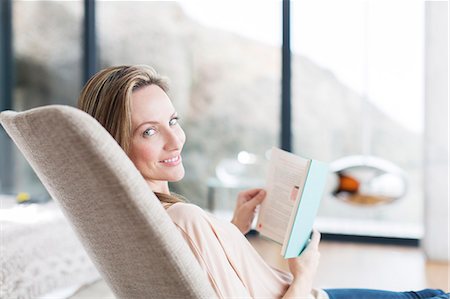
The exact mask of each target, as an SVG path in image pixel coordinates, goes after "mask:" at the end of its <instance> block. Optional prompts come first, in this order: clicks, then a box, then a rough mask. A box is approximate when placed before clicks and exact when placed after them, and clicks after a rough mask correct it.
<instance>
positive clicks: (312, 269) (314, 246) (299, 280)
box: [283, 230, 320, 298]
mask: <svg viewBox="0 0 450 299" xmlns="http://www.w3.org/2000/svg"><path fill="white" fill-rule="evenodd" d="M319 242H320V233H319V232H318V231H316V230H314V231H313V235H312V237H311V241H310V242H309V244H308V247H307V248H306V249H305V250H304V251H303V253H302V254H301V255H300V256H299V257H296V258H291V259H288V265H289V270H290V271H291V273H292V275H293V276H294V280H293V281H292V283H291V285H290V287H289V288H288V290H287V291H286V293H285V294H284V296H283V298H309V296H310V294H311V290H312V286H313V281H314V277H315V276H316V272H317V267H318V266H319V260H320V252H319Z"/></svg>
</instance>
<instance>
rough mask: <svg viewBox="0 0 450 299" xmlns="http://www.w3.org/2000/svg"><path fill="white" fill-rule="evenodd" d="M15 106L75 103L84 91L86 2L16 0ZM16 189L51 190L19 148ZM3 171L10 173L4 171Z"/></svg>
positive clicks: (39, 193)
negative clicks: (83, 65) (82, 80)
mask: <svg viewBox="0 0 450 299" xmlns="http://www.w3.org/2000/svg"><path fill="white" fill-rule="evenodd" d="M12 4H13V5H12V8H13V13H12V19H13V49H14V53H13V54H14V67H15V68H14V72H15V85H14V87H13V101H12V108H13V109H14V110H18V111H22V110H26V109H30V108H34V107H37V106H42V105H48V104H65V105H73V106H74V105H75V104H76V101H77V97H78V93H79V90H80V87H81V54H82V53H81V50H82V48H81V29H82V17H83V16H82V12H83V2H82V1H13V2H12ZM13 148H14V152H13V158H14V167H15V168H14V171H12V173H14V187H13V191H14V192H15V193H18V192H27V193H30V194H31V195H32V196H38V197H39V196H45V194H46V192H45V189H44V188H43V186H42V185H41V183H40V182H39V180H38V179H37V177H36V175H35V174H34V172H33V170H32V169H31V167H30V166H29V165H28V163H27V162H26V161H25V159H24V158H23V156H22V155H21V154H20V152H19V151H18V150H17V148H16V147H15V146H14V147H13ZM1 171H8V170H5V169H2V170H1Z"/></svg>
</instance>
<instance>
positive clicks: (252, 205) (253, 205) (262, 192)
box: [246, 189, 266, 210]
mask: <svg viewBox="0 0 450 299" xmlns="http://www.w3.org/2000/svg"><path fill="white" fill-rule="evenodd" d="M265 197H266V191H265V190H263V189H259V192H258V193H256V195H255V196H253V198H252V199H250V200H249V201H247V202H246V205H248V206H249V207H250V208H251V209H252V210H253V209H255V208H256V206H258V205H259V204H261V203H262V202H263V200H264V198H265Z"/></svg>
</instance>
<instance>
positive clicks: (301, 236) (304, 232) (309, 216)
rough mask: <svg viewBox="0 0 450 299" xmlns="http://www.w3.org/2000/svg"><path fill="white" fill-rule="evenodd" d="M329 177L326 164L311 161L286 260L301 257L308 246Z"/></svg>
mask: <svg viewBox="0 0 450 299" xmlns="http://www.w3.org/2000/svg"><path fill="white" fill-rule="evenodd" d="M327 177H328V165H327V164H326V163H323V162H320V161H316V160H311V164H310V167H309V170H308V175H307V178H306V182H305V185H304V187H303V192H302V193H301V195H300V199H299V200H300V202H299V206H298V209H297V215H296V216H295V220H294V223H293V226H292V230H291V233H290V236H289V239H288V242H287V245H286V250H285V252H284V255H283V256H284V258H292V257H297V256H299V255H300V254H301V253H302V251H303V250H304V249H305V247H306V245H307V244H308V241H309V238H310V235H311V232H312V227H313V224H314V219H315V217H316V215H317V212H318V210H319V206H320V202H321V199H322V196H323V192H324V189H325V184H326V180H327Z"/></svg>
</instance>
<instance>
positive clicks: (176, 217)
mask: <svg viewBox="0 0 450 299" xmlns="http://www.w3.org/2000/svg"><path fill="white" fill-rule="evenodd" d="M166 211H167V213H168V214H169V216H170V218H172V221H173V222H175V223H176V224H178V225H182V226H186V225H189V226H192V225H195V224H199V223H204V222H208V216H207V213H206V212H205V211H204V210H203V209H202V208H200V207H199V206H197V205H195V204H191V203H185V202H177V203H175V204H173V205H171V206H170V207H169V208H167V210H166Z"/></svg>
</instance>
